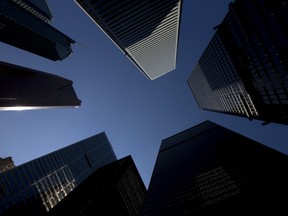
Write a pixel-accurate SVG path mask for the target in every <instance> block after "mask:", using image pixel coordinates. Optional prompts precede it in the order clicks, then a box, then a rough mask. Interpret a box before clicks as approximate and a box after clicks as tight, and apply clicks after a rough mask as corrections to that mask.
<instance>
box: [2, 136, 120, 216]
mask: <svg viewBox="0 0 288 216" xmlns="http://www.w3.org/2000/svg"><path fill="white" fill-rule="evenodd" d="M116 160H117V158H116V155H115V153H114V151H113V149H112V146H111V144H110V142H109V140H108V138H107V136H106V134H105V133H104V132H102V133H99V134H97V135H94V136H91V137H89V138H86V139H84V140H82V141H79V142H76V143H74V144H72V145H69V146H66V147H64V148H61V149H59V150H57V151H54V152H51V153H49V154H47V155H44V156H42V157H39V158H37V159H34V160H31V161H29V162H27V163H24V164H22V165H19V166H17V167H15V168H14V169H10V170H8V171H6V172H4V173H0V215H22V214H27V215H44V214H46V213H47V212H48V211H49V210H51V209H52V208H53V207H54V206H55V205H57V203H59V202H60V201H61V200H62V199H63V198H64V197H65V196H67V194H69V193H70V192H71V191H73V190H74V189H75V188H76V187H77V186H78V185H79V184H80V183H81V182H83V181H84V180H85V179H86V178H87V177H89V176H90V175H91V174H92V173H93V172H94V171H95V170H97V169H98V168H100V167H102V166H104V165H106V164H109V163H111V162H113V161H116Z"/></svg>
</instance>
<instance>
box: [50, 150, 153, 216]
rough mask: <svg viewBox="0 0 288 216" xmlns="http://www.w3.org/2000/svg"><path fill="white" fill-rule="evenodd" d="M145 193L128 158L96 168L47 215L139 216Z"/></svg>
mask: <svg viewBox="0 0 288 216" xmlns="http://www.w3.org/2000/svg"><path fill="white" fill-rule="evenodd" d="M146 192H147V190H146V188H145V185H144V183H143V181H142V179H141V176H140V174H139V172H138V170H137V168H136V166H135V164H134V161H133V159H132V157H131V156H130V155H129V156H126V157H124V158H121V159H119V160H117V161H114V162H112V163H110V164H108V165H105V166H103V167H101V168H99V169H97V170H96V171H95V172H94V173H93V174H92V175H91V176H89V177H88V178H87V179H86V180H84V181H83V182H82V183H81V184H80V185H79V186H78V187H77V188H76V189H75V190H74V191H72V192H71V193H70V194H69V195H68V196H67V197H66V198H65V199H63V200H62V201H61V202H60V203H59V204H58V205H56V206H55V208H53V209H52V210H51V211H49V213H48V216H57V215H62V214H65V215H69V216H74V215H75V216H78V215H81V216H88V215H97V216H100V215H103V216H104V215H105V216H106V215H123V216H139V215H140V211H141V208H142V205H143V201H144V199H145V195H146Z"/></svg>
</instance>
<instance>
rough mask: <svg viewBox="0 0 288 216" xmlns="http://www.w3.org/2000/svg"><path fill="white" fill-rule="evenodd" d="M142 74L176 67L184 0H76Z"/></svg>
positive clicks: (153, 75)
mask: <svg viewBox="0 0 288 216" xmlns="http://www.w3.org/2000/svg"><path fill="white" fill-rule="evenodd" d="M74 1H75V2H76V3H77V4H78V5H79V6H80V7H81V8H82V9H83V10H84V11H85V12H86V14H87V15H88V16H89V17H90V18H91V19H92V20H93V21H94V22H95V23H96V24H97V25H98V27H99V28H100V29H102V30H103V32H105V34H106V35H107V36H108V37H109V38H110V39H111V40H112V41H113V42H114V43H115V44H116V46H117V47H118V48H119V49H120V50H121V51H122V52H123V53H124V54H125V55H126V56H127V57H128V58H129V59H130V60H131V61H132V62H133V63H134V65H135V66H136V67H137V68H138V69H139V70H140V71H141V72H143V74H144V75H145V76H146V77H147V78H149V79H151V80H153V79H156V78H158V77H160V76H162V75H164V74H166V73H167V72H170V71H172V70H174V69H175V68H176V58H177V47H178V36H179V29H180V17H181V3H182V1H181V0H143V1H134V0H106V1H90V0H74Z"/></svg>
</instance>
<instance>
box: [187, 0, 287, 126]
mask: <svg viewBox="0 0 288 216" xmlns="http://www.w3.org/2000/svg"><path fill="white" fill-rule="evenodd" d="M287 26H288V5H287V2H286V0H279V1H266V0H236V1H235V2H234V3H230V5H229V11H228V13H227V15H226V16H225V18H224V20H223V21H222V22H221V24H220V25H218V26H217V27H216V32H215V34H214V36H213V37H212V39H211V41H210V43H209V44H208V46H207V48H206V49H205V51H204V52H203V54H202V56H201V57H200V59H199V61H198V64H197V65H196V66H195V69H194V70H193V72H192V73H191V74H190V76H189V78H188V84H189V87H190V88H191V91H192V93H193V95H194V97H195V99H196V101H197V103H198V106H199V107H200V108H201V109H204V110H209V111H215V112H220V113H226V114H231V115H237V116H241V117H247V118H249V119H250V120H252V119H258V120H263V121H264V123H269V122H275V123H280V124H288V35H287Z"/></svg>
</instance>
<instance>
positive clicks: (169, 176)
mask: <svg viewBox="0 0 288 216" xmlns="http://www.w3.org/2000/svg"><path fill="white" fill-rule="evenodd" d="M287 181H288V156H287V155H285V154H283V153H281V152H278V151H276V150H274V149H271V148H270V147H267V146H265V145H263V144H261V143H258V142H256V141H254V140H251V139H249V138H247V137H245V136H243V135H241V134H238V133H236V132H234V131H231V130H229V129H227V128H224V127H222V126H220V125H218V124H216V123H214V122H211V121H204V122H202V123H200V124H198V125H195V126H193V127H191V128H188V129H187V130H184V131H181V132H179V133H177V134H175V135H173V136H171V137H168V138H166V139H164V140H162V143H161V146H160V149H159V152H158V156H157V159H156V163H155V166H154V169H153V173H152V177H151V180H150V183H149V187H148V193H147V196H146V199H145V201H144V208H143V212H142V214H141V215H142V216H159V215H165V216H175V215H196V216H207V215H222V216H231V215H233V216H234V215H235V216H236V215H237V216H247V215H251V216H252V215H267V216H268V215H275V216H276V215H277V216H282V215H286V214H288V210H287V193H288V185H287Z"/></svg>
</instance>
